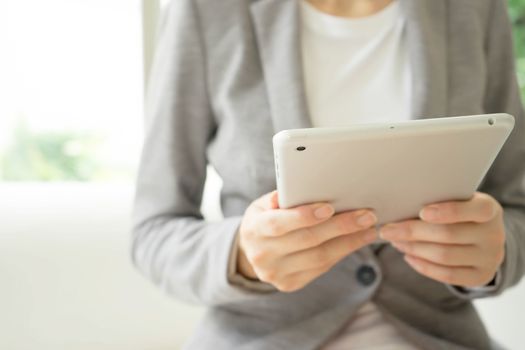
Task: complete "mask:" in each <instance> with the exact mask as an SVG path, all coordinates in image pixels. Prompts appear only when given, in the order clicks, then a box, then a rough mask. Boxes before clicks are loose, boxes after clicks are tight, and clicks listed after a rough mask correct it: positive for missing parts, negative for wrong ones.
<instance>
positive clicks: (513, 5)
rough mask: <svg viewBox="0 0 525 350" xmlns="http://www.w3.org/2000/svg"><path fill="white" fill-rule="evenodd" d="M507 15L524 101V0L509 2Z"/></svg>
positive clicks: (524, 99)
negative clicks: (512, 30) (512, 36)
mask: <svg viewBox="0 0 525 350" xmlns="http://www.w3.org/2000/svg"><path fill="white" fill-rule="evenodd" d="M509 14H510V18H511V21H512V27H513V29H514V47H515V52H516V66H517V70H518V80H519V82H520V86H521V96H522V100H523V101H525V0H509Z"/></svg>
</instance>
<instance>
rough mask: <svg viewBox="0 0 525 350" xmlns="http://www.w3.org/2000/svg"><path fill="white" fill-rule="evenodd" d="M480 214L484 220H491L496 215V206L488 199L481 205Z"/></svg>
mask: <svg viewBox="0 0 525 350" xmlns="http://www.w3.org/2000/svg"><path fill="white" fill-rule="evenodd" d="M479 213H480V215H481V216H482V217H483V218H486V219H489V218H491V217H492V216H493V214H494V205H493V203H492V201H491V200H489V199H488V198H487V199H485V200H483V201H482V202H481V203H480V208H479Z"/></svg>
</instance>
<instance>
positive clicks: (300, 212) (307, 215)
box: [293, 206, 317, 222]
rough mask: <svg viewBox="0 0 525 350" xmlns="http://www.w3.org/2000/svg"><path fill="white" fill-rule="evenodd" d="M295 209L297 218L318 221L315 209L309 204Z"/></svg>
mask: <svg viewBox="0 0 525 350" xmlns="http://www.w3.org/2000/svg"><path fill="white" fill-rule="evenodd" d="M293 210H294V212H295V214H296V217H297V220H301V221H307V222H310V221H314V222H315V221H317V219H316V218H315V215H314V211H313V210H312V208H309V207H308V206H301V207H298V208H295V209H293Z"/></svg>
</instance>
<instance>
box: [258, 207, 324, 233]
mask: <svg viewBox="0 0 525 350" xmlns="http://www.w3.org/2000/svg"><path fill="white" fill-rule="evenodd" d="M332 215H334V207H333V206H331V205H330V204H328V203H315V204H307V205H302V206H298V207H295V208H290V209H274V210H266V211H263V212H261V213H259V214H258V215H257V219H256V220H257V223H256V224H257V225H258V228H259V232H260V233H262V234H263V235H264V236H280V235H283V234H285V233H288V232H290V231H293V230H297V229H300V228H303V227H309V226H313V225H317V224H319V223H321V222H323V221H325V220H328V219H329V218H331V217H332Z"/></svg>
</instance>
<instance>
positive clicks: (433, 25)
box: [399, 0, 448, 119]
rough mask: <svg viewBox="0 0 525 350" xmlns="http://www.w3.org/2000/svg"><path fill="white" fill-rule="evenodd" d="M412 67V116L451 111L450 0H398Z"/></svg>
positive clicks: (442, 113)
mask: <svg viewBox="0 0 525 350" xmlns="http://www.w3.org/2000/svg"><path fill="white" fill-rule="evenodd" d="M399 1H401V6H402V9H403V13H404V15H405V18H406V31H407V32H406V34H407V42H408V50H409V57H410V63H411V67H412V106H411V107H412V116H413V117H414V119H420V118H430V117H441V116H446V115H447V113H448V98H447V94H448V91H447V84H448V79H447V76H448V54H447V46H448V43H447V33H448V31H447V30H448V25H447V10H448V3H447V0H399Z"/></svg>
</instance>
